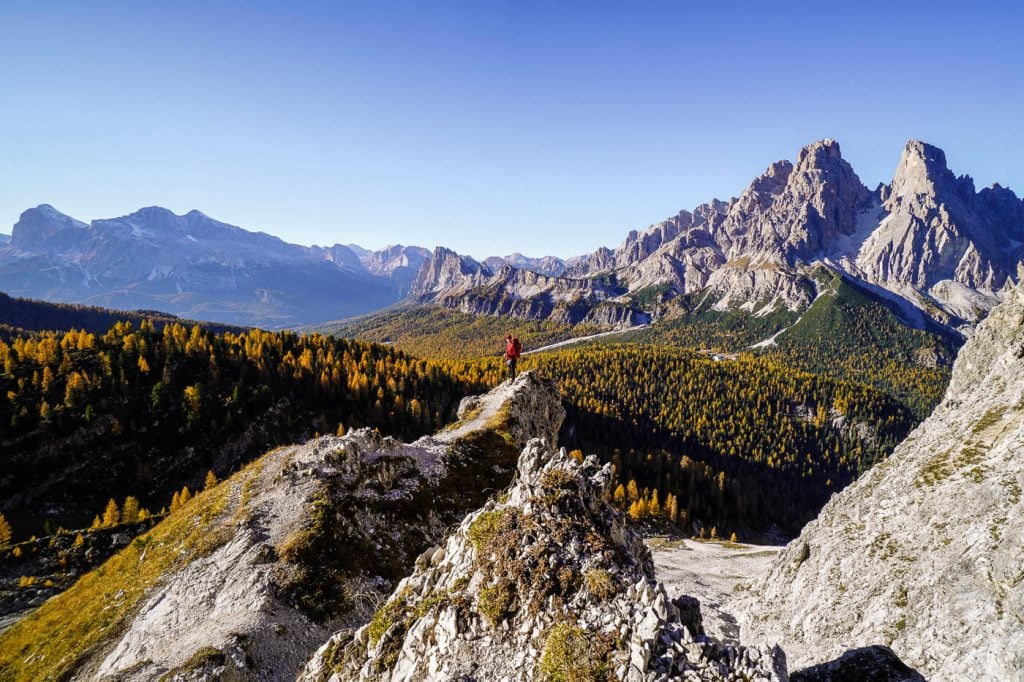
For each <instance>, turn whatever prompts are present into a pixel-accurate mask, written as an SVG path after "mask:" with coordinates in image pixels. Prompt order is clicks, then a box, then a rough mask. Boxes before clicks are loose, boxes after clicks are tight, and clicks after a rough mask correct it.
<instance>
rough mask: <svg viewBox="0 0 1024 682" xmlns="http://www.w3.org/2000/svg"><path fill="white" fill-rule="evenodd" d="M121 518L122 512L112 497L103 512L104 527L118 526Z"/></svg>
mask: <svg viewBox="0 0 1024 682" xmlns="http://www.w3.org/2000/svg"><path fill="white" fill-rule="evenodd" d="M120 520H121V512H120V511H119V510H118V508H117V502H115V501H114V498H110V501H109V502H107V508H106V510H104V512H103V527H104V528H112V527H113V526H116V525H117V524H118V522H119V521H120Z"/></svg>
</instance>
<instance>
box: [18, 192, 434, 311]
mask: <svg viewBox="0 0 1024 682" xmlns="http://www.w3.org/2000/svg"><path fill="white" fill-rule="evenodd" d="M427 255H428V252H427V251H426V250H425V249H421V248H418V247H404V246H401V245H398V246H392V247H388V248H386V249H384V250H382V251H377V252H369V251H367V252H365V253H363V254H362V257H360V255H358V254H356V253H355V252H354V251H353V250H351V249H349V248H348V247H346V246H343V245H341V244H335V245H334V246H331V247H319V246H312V247H305V246H299V245H296V244H289V243H287V242H285V241H283V240H281V239H278V238H277V237H273V236H271V235H268V234H265V233H262V232H250V231H248V230H244V229H242V228H239V227H235V226H233V225H228V224H227V223H222V222H220V221H217V220H214V219H212V218H210V217H208V216H206V215H205V214H203V213H200V212H199V211H190V212H188V213H186V214H185V215H180V216H179V215H175V214H174V213H172V212H171V211H169V210H167V209H164V208H159V207H149V208H143V209H140V210H138V211H136V212H135V213H132V214H130V215H127V216H123V217H120V218H113V219H107V220H94V221H92V223H89V224H86V223H84V222H82V221H79V220H76V219H74V218H72V217H70V216H67V215H65V214H63V213H61V212H59V211H57V210H56V209H54V208H53V207H52V206H49V205H46V204H44V205H42V206H39V207H37V208H33V209H29V210H27V211H25V212H24V213H23V214H22V215H21V218H20V219H19V220H18V222H17V223H16V224H15V225H14V230H13V233H12V236H11V239H10V242H9V243H8V244H6V245H3V246H0V289H2V290H3V291H6V292H8V293H10V294H12V295H16V296H23V297H32V298H38V299H44V300H50V301H62V302H74V303H86V304H90V305H101V306H106V307H111V308H122V309H135V308H146V309H159V310H161V311H167V312H170V313H173V314H176V315H184V316H188V317H193V318H197V319H207V320H217V321H222V322H228V323H233V324H241V325H259V326H267V327H282V326H293V325H297V324H303V323H306V322H310V321H315V320H325V319H334V318H337V317H339V316H340V317H347V316H351V315H357V314H361V313H366V312H369V311H372V310H376V309H378V308H382V307H385V306H387V305H390V304H392V303H394V302H395V301H397V300H399V299H400V298H401V297H402V296H403V295H404V293H405V291H406V290H407V289H408V283H409V281H411V279H412V277H413V276H414V274H415V273H416V272H417V271H418V270H419V268H420V266H421V264H422V262H423V261H424V260H425V259H426V256H427ZM364 261H365V262H364Z"/></svg>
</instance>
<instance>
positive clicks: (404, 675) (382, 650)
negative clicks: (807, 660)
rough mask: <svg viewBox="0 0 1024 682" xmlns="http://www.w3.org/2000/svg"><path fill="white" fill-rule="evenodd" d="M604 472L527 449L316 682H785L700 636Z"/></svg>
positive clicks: (779, 671) (532, 446)
mask: <svg viewBox="0 0 1024 682" xmlns="http://www.w3.org/2000/svg"><path fill="white" fill-rule="evenodd" d="M611 477H612V475H611V468H610V465H605V466H603V467H602V466H600V465H599V464H598V462H597V460H596V459H595V458H593V457H589V458H587V459H585V460H577V459H574V458H572V457H570V456H568V455H566V453H565V451H564V450H562V451H558V452H556V451H554V450H553V449H552V448H551V447H550V446H549V445H548V444H547V443H546V442H545V441H543V440H534V441H531V442H530V443H529V444H528V445H527V447H526V448H525V449H524V450H523V452H522V455H521V456H520V457H519V463H518V469H517V475H516V479H515V481H514V483H513V484H512V486H511V487H510V488H509V489H508V490H506V491H504V492H503V493H501V494H499V495H497V496H496V498H495V499H492V500H491V501H489V502H488V503H487V504H486V505H484V506H483V507H482V508H481V509H480V510H478V511H476V512H474V513H472V514H470V515H469V516H467V517H466V518H465V519H464V520H463V521H462V523H461V524H459V526H458V527H457V529H456V530H455V531H454V532H453V533H452V534H450V535H449V536H448V538H447V540H446V541H445V542H444V543H443V544H441V545H438V546H436V547H433V548H431V549H429V550H427V551H426V552H424V553H423V554H422V555H421V556H420V557H419V559H418V560H417V562H416V571H415V572H414V573H413V574H412V575H411V576H409V577H408V578H406V579H404V580H403V581H402V582H401V583H399V585H398V587H397V588H396V590H395V591H394V592H393V593H392V595H391V597H390V598H389V599H388V600H387V601H386V602H385V603H383V604H382V605H381V607H380V608H379V609H378V611H377V612H376V614H374V617H373V618H372V620H371V621H370V623H368V624H367V625H364V626H362V627H360V628H358V629H357V630H355V631H342V632H339V633H338V634H336V635H334V636H333V637H331V639H330V640H328V641H327V643H326V644H324V645H323V646H322V647H321V648H320V650H319V651H318V652H317V653H316V655H315V656H314V657H313V658H312V660H311V661H310V662H309V664H308V665H307V666H306V668H305V671H304V672H303V674H302V676H301V679H303V680H307V681H312V680H325V679H330V680H335V681H340V680H391V681H392V682H397V681H398V680H423V679H444V680H455V679H459V680H531V679H604V678H605V677H612V678H614V679H620V680H656V679H692V680H740V679H744V680H785V679H787V677H786V671H785V657H784V655H783V654H782V652H781V651H779V650H778V649H769V648H767V647H732V646H722V645H719V644H717V643H716V642H714V641H712V640H710V639H708V638H707V637H705V636H704V635H703V634H702V630H701V626H700V610H699V605H698V604H697V603H696V601H695V600H693V599H688V598H680V599H678V600H672V599H670V598H669V596H668V595H667V594H666V592H665V589H664V587H663V586H662V585H661V584H660V583H657V582H656V581H655V580H654V578H653V574H654V571H653V564H652V561H651V556H650V552H649V550H648V549H647V548H646V546H645V545H644V544H643V541H642V540H641V538H640V536H639V535H638V534H636V533H635V532H634V531H633V530H632V529H630V528H629V527H628V526H627V525H626V523H625V519H624V518H623V516H622V515H621V513H619V512H618V511H617V510H615V509H614V508H613V507H612V506H611V505H610V504H609V503H608V502H607V498H608V494H609V485H610V482H611Z"/></svg>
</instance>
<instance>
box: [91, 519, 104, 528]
mask: <svg viewBox="0 0 1024 682" xmlns="http://www.w3.org/2000/svg"><path fill="white" fill-rule="evenodd" d="M102 527H103V522H102V521H101V520H100V517H99V516H94V517H92V525H91V526H89V530H98V529H100V528H102Z"/></svg>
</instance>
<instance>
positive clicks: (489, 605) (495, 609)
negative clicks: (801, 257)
mask: <svg viewBox="0 0 1024 682" xmlns="http://www.w3.org/2000/svg"><path fill="white" fill-rule="evenodd" d="M510 606H512V590H510V589H509V586H508V584H506V583H500V584H498V585H491V586H488V587H484V588H482V589H481V590H480V602H479V608H480V613H482V614H483V615H484V616H485V617H486V618H487V620H488V621H489V622H490V624H491V625H493V626H497V625H498V623H500V622H501V621H502V619H503V618H504V617H505V614H507V613H508V610H509V607H510Z"/></svg>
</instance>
